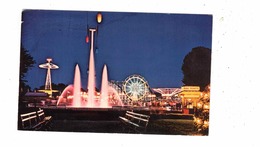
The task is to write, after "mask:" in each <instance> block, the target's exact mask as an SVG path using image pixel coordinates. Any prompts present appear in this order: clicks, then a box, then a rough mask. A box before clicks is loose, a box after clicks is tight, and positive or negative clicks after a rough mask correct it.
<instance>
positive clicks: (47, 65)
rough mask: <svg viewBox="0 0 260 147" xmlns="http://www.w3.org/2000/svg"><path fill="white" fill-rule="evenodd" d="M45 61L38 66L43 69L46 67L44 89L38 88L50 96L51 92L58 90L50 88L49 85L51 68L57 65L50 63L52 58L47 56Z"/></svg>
mask: <svg viewBox="0 0 260 147" xmlns="http://www.w3.org/2000/svg"><path fill="white" fill-rule="evenodd" d="M46 60H47V63H43V64H40V65H39V67H40V68H43V69H47V74H46V81H45V89H44V90H39V91H41V92H45V93H48V94H49V96H50V97H51V96H52V92H58V91H57V90H52V87H51V69H58V68H59V66H58V65H55V64H53V63H51V61H52V59H51V58H47V59H46Z"/></svg>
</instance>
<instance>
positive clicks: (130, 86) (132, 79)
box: [123, 75, 148, 101]
mask: <svg viewBox="0 0 260 147" xmlns="http://www.w3.org/2000/svg"><path fill="white" fill-rule="evenodd" d="M123 90H124V92H125V94H126V96H127V97H128V98H129V99H131V100H132V101H138V100H141V99H143V98H144V97H145V96H146V94H147V92H148V83H147V81H146V80H145V79H144V78H143V77H142V76H140V75H131V76H129V77H127V78H126V80H125V82H124V84H123Z"/></svg>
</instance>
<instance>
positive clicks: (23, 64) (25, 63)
mask: <svg viewBox="0 0 260 147" xmlns="http://www.w3.org/2000/svg"><path fill="white" fill-rule="evenodd" d="M35 63H36V62H35V60H34V59H33V57H32V56H31V55H30V54H29V51H28V50H26V49H25V48H24V47H23V46H22V45H21V51H20V77H19V78H20V85H19V88H20V92H21V93H25V92H26V91H27V90H30V86H29V85H27V80H26V79H25V76H26V74H27V72H28V70H29V69H30V68H31V67H33V65H34V64H35Z"/></svg>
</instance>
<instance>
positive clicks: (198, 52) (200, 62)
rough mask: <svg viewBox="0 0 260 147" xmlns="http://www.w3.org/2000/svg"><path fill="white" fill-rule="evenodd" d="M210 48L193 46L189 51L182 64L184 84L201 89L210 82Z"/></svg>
mask: <svg viewBox="0 0 260 147" xmlns="http://www.w3.org/2000/svg"><path fill="white" fill-rule="evenodd" d="M210 68H211V50H210V49H209V48H205V47H195V48H193V49H192V51H191V52H189V53H188V54H187V55H186V56H185V58H184V60H183V64H182V72H183V75H184V76H183V80H182V82H183V83H184V85H188V86H200V89H201V91H203V90H204V88H205V87H206V86H207V85H208V84H210Z"/></svg>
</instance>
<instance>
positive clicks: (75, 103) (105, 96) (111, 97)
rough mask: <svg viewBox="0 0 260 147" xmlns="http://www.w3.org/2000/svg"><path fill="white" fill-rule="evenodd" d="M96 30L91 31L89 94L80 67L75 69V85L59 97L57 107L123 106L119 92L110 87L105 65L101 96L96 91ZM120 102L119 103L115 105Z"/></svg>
mask: <svg viewBox="0 0 260 147" xmlns="http://www.w3.org/2000/svg"><path fill="white" fill-rule="evenodd" d="M95 31H96V30H95V29H90V32H91V47H90V57H89V73H88V87H87V92H84V91H82V88H81V76H80V68H79V65H76V67H75V74H74V84H73V85H69V86H68V87H66V88H65V89H64V91H63V92H62V94H61V95H60V97H59V100H58V102H57V105H61V104H62V103H63V104H65V105H66V106H69V107H83V108H111V107H112V105H117V106H118V105H122V101H121V99H120V97H119V95H118V93H117V91H116V90H115V89H114V88H113V87H110V86H109V85H108V72H107V66H106V65H104V67H103V73H102V84H101V94H100V93H98V92H97V91H96V83H95V63H94V51H93V50H94V47H93V43H94V40H93V39H94V32H95ZM115 101H118V103H114V104H113V102H115Z"/></svg>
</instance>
